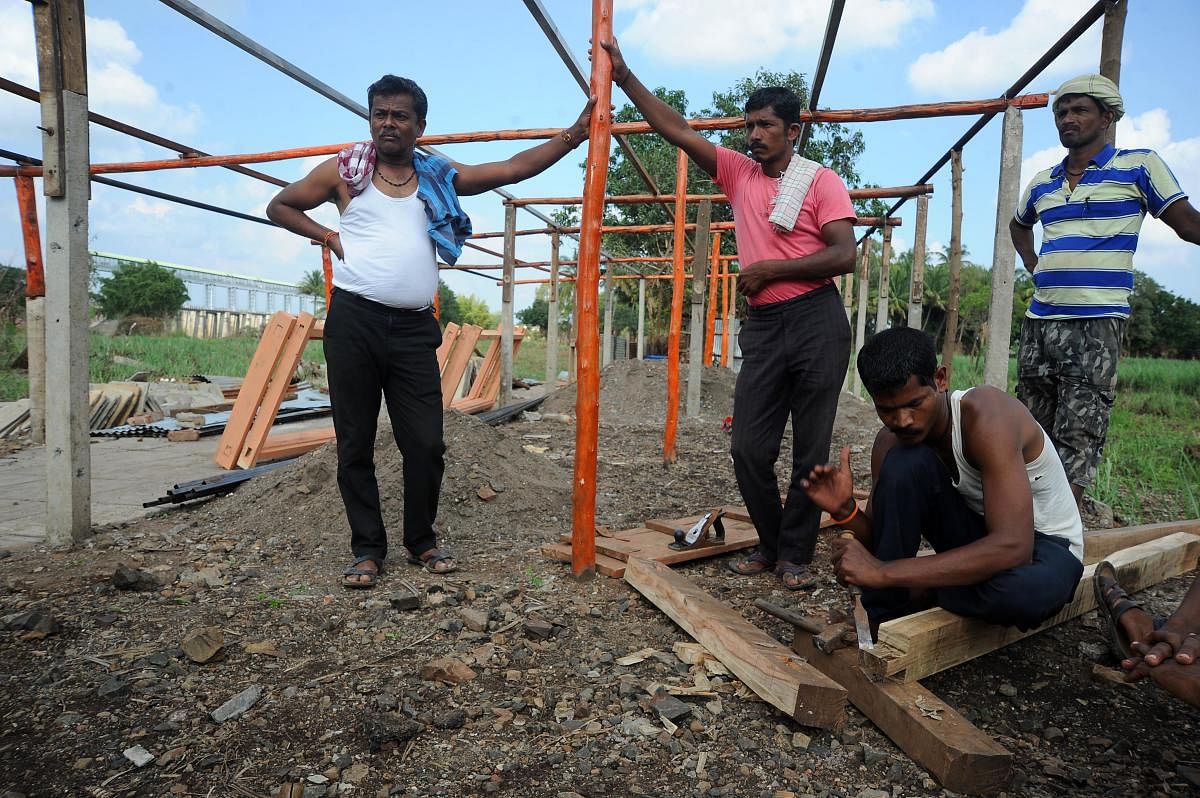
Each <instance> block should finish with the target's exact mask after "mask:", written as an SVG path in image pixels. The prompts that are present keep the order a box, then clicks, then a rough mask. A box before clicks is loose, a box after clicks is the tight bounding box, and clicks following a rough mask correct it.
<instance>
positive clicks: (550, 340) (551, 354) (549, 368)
mask: <svg viewBox="0 0 1200 798" xmlns="http://www.w3.org/2000/svg"><path fill="white" fill-rule="evenodd" d="M557 384H558V231H557V230H555V231H554V232H553V233H551V234H550V283H549V288H548V289H547V291H546V385H547V387H548V388H549V389H553V388H554V387H555V385H557Z"/></svg>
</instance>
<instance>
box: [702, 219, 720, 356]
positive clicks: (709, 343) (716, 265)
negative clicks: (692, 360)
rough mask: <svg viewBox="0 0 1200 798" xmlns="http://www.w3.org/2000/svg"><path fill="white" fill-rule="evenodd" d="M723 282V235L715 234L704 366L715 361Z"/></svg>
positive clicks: (709, 274) (709, 284)
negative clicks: (719, 302)
mask: <svg viewBox="0 0 1200 798" xmlns="http://www.w3.org/2000/svg"><path fill="white" fill-rule="evenodd" d="M720 281H721V234H720V233H719V232H718V233H713V242H712V265H711V266H710V268H709V272H708V314H707V317H706V318H705V324H704V365H706V366H711V365H713V361H714V360H715V357H714V353H713V340H714V338H715V336H716V328H717V290H718V286H719V283H720Z"/></svg>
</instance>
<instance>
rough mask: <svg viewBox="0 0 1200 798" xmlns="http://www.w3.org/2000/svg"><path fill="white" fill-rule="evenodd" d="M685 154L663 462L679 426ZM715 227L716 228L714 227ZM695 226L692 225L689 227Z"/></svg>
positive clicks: (669, 458) (678, 188) (678, 181)
mask: <svg viewBox="0 0 1200 798" xmlns="http://www.w3.org/2000/svg"><path fill="white" fill-rule="evenodd" d="M687 168H688V157H687V153H686V152H684V151H683V150H682V149H681V150H679V155H678V156H677V157H676V159H675V225H674V227H675V230H674V233H675V251H674V255H675V257H674V260H673V262H672V266H673V272H674V279H673V280H672V281H671V326H670V328H669V330H668V334H667V426H666V429H665V430H664V431H663V462H664V463H674V462H675V460H676V453H675V435H676V432H677V431H678V427H679V335H680V333H681V332H682V330H683V237H684V229H685V228H686V227H688V225H686V224H684V222H685V220H686V217H687ZM714 226H715V225H714ZM691 227H693V228H694V227H695V225H691Z"/></svg>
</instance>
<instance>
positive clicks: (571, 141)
mask: <svg viewBox="0 0 1200 798" xmlns="http://www.w3.org/2000/svg"><path fill="white" fill-rule="evenodd" d="M559 138H561V139H562V140H563V143H564V144H566V145H567V146H568V147H569V148H571V149H575V146H576V145H577V144H579V142H578V141H576V140H575V137H574V136H572V135H571V131H570V130H568V129H566V128H564V129H563V132H562V133H560V134H559Z"/></svg>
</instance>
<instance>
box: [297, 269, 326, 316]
mask: <svg viewBox="0 0 1200 798" xmlns="http://www.w3.org/2000/svg"><path fill="white" fill-rule="evenodd" d="M296 290H297V291H299V292H300V293H301V294H303V295H304V296H310V297H312V298H313V300H314V304H315V306H316V308H317V310H316V313H315V314H314V315H318V316H319V315H321V312H322V311H323V310H324V309H325V273H324V272H322V271H321V270H320V269H313V270H312V271H310V272H305V273H304V277H303V278H301V280H300V282H298V283H296Z"/></svg>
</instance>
